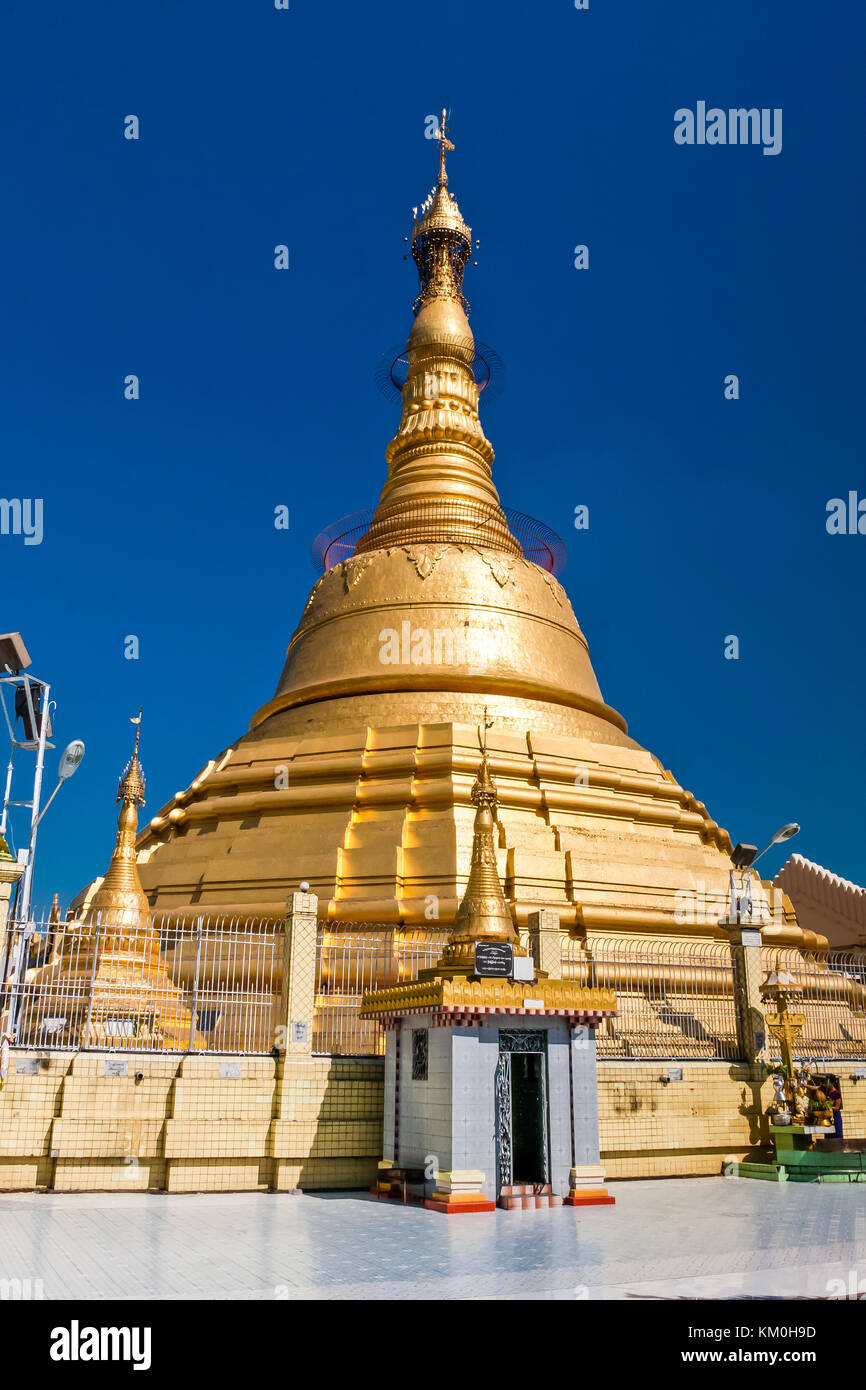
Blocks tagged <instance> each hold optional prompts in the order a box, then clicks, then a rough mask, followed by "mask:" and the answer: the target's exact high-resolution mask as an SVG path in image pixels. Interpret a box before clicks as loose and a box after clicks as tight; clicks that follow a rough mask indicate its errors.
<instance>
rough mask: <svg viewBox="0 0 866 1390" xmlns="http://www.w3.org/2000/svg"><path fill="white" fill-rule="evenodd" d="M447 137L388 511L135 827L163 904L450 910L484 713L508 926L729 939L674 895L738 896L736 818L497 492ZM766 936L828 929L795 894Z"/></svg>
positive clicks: (393, 445) (351, 916)
mask: <svg viewBox="0 0 866 1390" xmlns="http://www.w3.org/2000/svg"><path fill="white" fill-rule="evenodd" d="M453 148H454V146H453V144H452V142H451V140H450V139H449V138H448V136H447V133H446V129H445V121H444V116H443V120H442V124H441V127H440V131H439V168H438V175H437V178H436V183H435V186H434V188H433V189H432V191H431V193H430V195H429V196H428V198H427V199H426V201H425V203H424V204H423V206H421V207H420V208H418V209H416V210H415V216H414V221H413V224H412V230H411V245H412V254H413V257H414V260H415V263H416V265H417V269H418V275H419V281H420V285H419V293H418V296H417V298H416V300H415V303H414V314H415V317H414V323H413V325H412V329H411V332H410V334H409V338H408V343H407V349H406V357H407V360H408V374H407V376H406V380H405V384H404V385H403V387H402V412H401V417H400V422H399V425H398V427H397V432H396V434H395V436H394V438H393V439H392V440H391V442H390V444H389V445H388V447H387V450H386V460H387V465H388V466H387V475H386V478H385V482H384V486H383V487H382V491H381V494H380V497H379V502H378V506H377V507H376V510H375V513H374V515H373V518H372V521H371V523H370V525H369V528H368V529H367V531H366V534H364V535H363V536H362V538H361V539H360V540H359V541H358V542H357V545H356V546H355V548H354V553H352V554H349V555H348V557H347V558H345V559H342V560H340V561H339V563H336V564H333V565H331V566H330V567H329V568H327V569H326V571H325V573H323V574H322V575H321V577H320V578H319V580H318V581H317V583H316V584H315V586H314V587H313V590H312V592H311V593H310V595H309V598H308V599H307V603H306V606H305V608H304V610H303V613H302V615H301V619H300V622H299V624H298V627H297V628H296V630H295V632H294V634H293V635H292V637H291V639H290V641H289V644H288V651H287V655H286V661H285V666H284V668H283V672H282V675H281V676H280V679H279V681H278V682H277V687H276V690H275V692H274V694H273V697H272V698H271V699H270V700H268V701H267V702H266V703H265V704H264V705H262V707H261V708H260V709H259V710H257V711H256V712H255V713H254V714H253V716H252V720H251V722H250V727H249V730H248V731H247V732H246V733H245V734H243V735H242V736H241V737H239V738H236V739H234V740H233V741H232V742H231V744H230V745H229V746H228V747H227V748H225V749H223V750H222V751H221V752H219V753H218V754H217V755H216V756H215V757H214V758H212V759H211V760H209V761H208V762H207V764H206V765H205V767H203V768H202V769H201V770H200V771H199V772H198V774H197V775H196V776H195V777H194V778H193V779H192V781H191V782H190V783H189V784H188V785H187V786H186V787H185V788H184V789H183V790H181V791H179V792H178V793H177V794H176V795H175V796H174V797H173V798H172V800H171V801H170V802H169V803H168V804H167V805H166V806H164V807H163V808H162V809H161V810H160V811H159V813H158V814H157V815H156V816H155V817H154V818H153V819H152V820H151V822H150V824H149V825H148V826H147V827H146V828H145V829H144V830H143V831H142V833H141V834H140V835H139V837H138V842H137V843H138V871H139V875H140V882H141V884H142V885H143V889H144V891H145V892H146V893H147V895H148V897H149V899H150V901H151V903H152V904H153V905H155V906H158V907H159V908H171V909H180V910H182V909H183V908H184V907H185V906H188V905H193V904H194V909H195V911H196V912H197V913H201V912H203V911H204V912H207V911H208V909H212V910H213V911H214V912H216V911H222V912H255V913H257V914H274V915H282V913H283V911H284V905H285V901H286V895H287V893H288V892H289V891H290V890H292V889H294V888H295V886H296V885H297V884H298V882H300V881H301V880H306V881H308V882H309V884H310V886H311V888H312V890H313V891H314V892H315V893H316V894H317V895H318V897H319V901H320V912H321V914H322V915H323V916H325V917H327V918H328V919H329V920H330V921H332V922H334V923H340V922H347V923H348V922H351V923H356V924H364V923H367V924H370V925H371V926H372V925H374V924H398V923H402V924H406V925H416V926H420V927H424V926H426V925H428V924H429V925H430V926H431V927H434V926H435V927H437V928H439V929H441V927H442V926H443V924H444V925H445V926H451V925H452V924H453V923H454V920H455V917H456V914H457V909H458V905H459V903H460V901H461V898H462V897H463V893H464V889H465V886H466V883H467V880H468V877H469V874H470V869H471V868H472V846H473V825H474V815H475V810H476V807H475V805H474V803H473V792H472V789H473V785H475V780H476V771H477V743H476V741H475V730H476V728H477V726H478V725H479V724H480V723H481V720H482V716H483V711H484V710H485V707H489V711H490V715H491V717H492V718H493V719H494V720H495V730H494V732H493V734H492V735H491V738H490V740H489V742H488V746H487V755H486V763H485V768H486V773H485V775H488V776H491V775H492V776H495V778H496V783H497V786H498V794H499V809H498V816H497V820H496V823H495V826H493V825H491V826H490V827H489V830H490V836H489V842H490V845H491V847H492V849H491V852H492V853H493V855H494V856H495V859H496V861H497V868H498V873H499V878H500V879H501V882H502V884H503V886H504V894H505V899H504V901H505V903H506V905H507V915H509V916H510V918H511V921H512V923H513V925H514V927H516V928H517V929H522V928H525V927H526V923H527V919H528V916H529V914H530V913H532V912H534V911H537V910H538V909H540V908H549V909H554V910H556V911H557V912H558V913H559V915H560V922H561V925H562V928H563V930H570V931H571V932H572V933H574V932H576V933H578V934H579V935H582V936H584V937H585V938H587V939H588V940H591V938H592V936H593V935H594V934H599V933H611V932H627V933H631V934H633V935H634V934H639V935H652V936H657V935H658V934H660V933H661V934H670V935H671V936H675V937H679V938H682V937H684V936H687V937H694V936H704V937H707V938H712V937H715V938H716V939H724V933H723V931H721V930H720V928H719V926H718V918H719V915H720V913H718V912H717V913H715V915H713V914H705V917H704V918H702V917H701V914H700V912H696V913H695V914H694V915H693V917H692V919H691V920H689V919H688V917H687V916H686V918H685V919H684V917H683V914H682V912H681V911H679V908H680V907H681V903H682V898H683V895H684V894H685V895H688V894H689V893H693V894H694V895H695V898H696V900H698V901H701V900H703V898H705V897H707V896H708V895H714V896H715V897H716V898H717V899H718V900H719V901H720V902H721V901H724V898H725V896H726V894H727V891H728V879H729V872H730V868H731V863H730V858H729V855H730V850H731V841H730V839H729V837H728V834H727V832H726V831H725V830H723V829H721V828H720V827H719V826H718V825H717V824H716V822H715V821H714V820H713V819H712V818H711V816H710V815H709V813H708V812H707V809H706V807H705V806H704V804H703V803H702V802H701V801H699V800H697V799H696V797H695V796H693V795H692V793H691V792H690V791H687V790H685V789H684V788H683V787H682V786H681V785H680V784H679V783H678V782H677V780H676V778H675V777H674V776H673V775H672V773H670V772H668V771H666V770H665V768H664V767H663V765H662V764H661V763H660V762H659V761H658V760H657V759H656V758H655V757H654V756H653V755H652V754H651V753H650V752H648V751H647V750H646V749H644V748H642V747H641V746H640V745H639V744H638V743H636V742H635V741H634V740H633V739H632V738H630V737H629V735H628V732H627V726H626V722H625V720H624V719H623V717H622V716H621V715H620V714H619V713H617V711H616V710H615V709H613V708H611V706H610V705H608V704H607V703H606V702H605V700H604V698H603V696H602V693H601V690H600V688H599V684H598V681H597V679H596V676H595V673H594V671H593V668H592V663H591V661H590V656H589V650H588V647H587V642H586V639H585V637H584V635H583V632H582V631H581V629H580V626H579V624H578V622H577V619H576V617H575V615H574V612H573V610H572V606H571V603H570V602H569V598H568V595H567V594H566V592H565V590H564V589H563V587H562V586H561V584H560V583H559V582H558V580H557V579H556V578H555V577H554V575H553V574H552V573H551V572H549V571H548V570H547V569H545V568H544V567H542V566H540V565H538V564H536V563H534V562H533V561H532V560H531V559H529V558H527V556H526V554H524V552H523V549H522V547H521V544H520V543H519V542H518V539H517V538H516V537H515V535H514V534H513V533H512V531H511V530H510V528H509V524H508V521H507V519H506V515H505V513H504V511H503V510H502V507H501V505H500V500H499V496H498V493H497V491H496V487H495V484H494V481H493V474H492V464H493V456H494V455H493V448H492V446H491V444H490V442H489V440H488V439H487V437H486V435H485V433H484V430H483V428H482V424H481V420H480V417H479V389H478V385H477V383H476V380H475V375H474V371H473V363H474V361H475V353H476V350H475V343H474V339H473V334H472V330H471V328H470V326H469V320H468V312H469V305H468V303H467V300H466V298H465V296H464V292H463V274H464V269H465V267H466V265H467V262H468V260H469V258H470V254H471V248H472V232H471V228H470V227H469V226H468V225H467V223H466V221H465V220H464V217H463V214H462V212H461V210H460V208H459V206H458V203H457V200H456V198H455V197H454V195H453V193H452V191H451V187H450V184H449V174H448V170H447V167H446V156H447V152H449V151H451V150H453ZM118 872H119V869H118ZM106 885H107V887H108V890H110V891H112V892H113V891H115V890H116V888H117V887H118V886H119V884H115V883H114V882H113V881H112V882H111V883H110V884H109V882H108V876H107V877H106V881H105V883H104V884H103V885H102V886H101V887H100V889H99V890H98V893H102V892H104V891H106ZM702 895H703V898H702ZM755 897H756V901H757V902H758V903H759V904H760V903H762V902H763V901H764V894H763V890H762V889H761V887H760V885H759V884H757V883H756V884H755ZM92 901H93V903H94V904H95V902H96V898H94V899H93V900H92ZM191 910H192V909H191ZM764 935H765V939H766V940H767V941H774V942H778V943H779V944H781V945H786V944H788V945H795V946H812V947H816V946H817V947H820V946H821V944H822V938H819V937H816V936H815V935H814V934H812V933H804V932H802V931H801V930H800V928H799V927H798V925H797V922H796V918H795V916H794V913H793V911H792V910H791V908H790V904H789V903H788V902H787V901H785V904H784V910H783V911H782V912H780V913H777V915H776V919H775V920H774V921H773V922H772V923H771V924H770V925H769V926H767V927H766V928H765V933H764Z"/></svg>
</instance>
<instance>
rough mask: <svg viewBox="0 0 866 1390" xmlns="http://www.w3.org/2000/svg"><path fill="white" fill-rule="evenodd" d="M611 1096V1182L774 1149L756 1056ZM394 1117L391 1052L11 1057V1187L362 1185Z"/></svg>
mask: <svg viewBox="0 0 866 1390" xmlns="http://www.w3.org/2000/svg"><path fill="white" fill-rule="evenodd" d="M21 1062H23V1064H24V1065H23V1067H19V1063H21ZM124 1064H125V1073H126V1074H125V1075H118V1072H122V1071H123V1070H124ZM820 1066H821V1068H822V1069H823V1070H827V1071H832V1072H835V1073H837V1074H838V1075H839V1077H840V1079H841V1083H842V1095H843V1101H844V1111H843V1118H844V1124H845V1132H846V1134H849V1135H860V1136H864V1135H866V1082H864V1083H862V1084H855V1083H853V1082H852V1081H851V1074H852V1072H853V1069H854V1064H853V1063H851V1062H839V1061H837V1062H826V1063H825V1062H822V1063H821V1064H820ZM669 1067H682V1073H683V1079H682V1081H668V1080H667V1074H668V1069H669ZM662 1078H664V1080H663V1079H662ZM598 1096H599V1129H600V1137H601V1162H602V1166H603V1168H604V1172H605V1174H606V1177H607V1179H608V1180H612V1179H616V1178H649V1177H684V1176H692V1175H698V1174H710V1173H712V1174H715V1173H720V1172H721V1171H722V1168H723V1165H724V1163H725V1161H726V1160H727V1159H731V1160H736V1161H738V1162H748V1161H749V1159H750V1158H751V1159H753V1158H756V1157H758V1156H759V1155H760V1153H761V1148H762V1146H763V1145H766V1144H768V1143H769V1132H768V1126H767V1121H766V1118H765V1115H764V1111H765V1110H766V1107H767V1106H768V1105H769V1103H770V1101H771V1100H772V1086H771V1085H770V1083H769V1082H768V1081H765V1080H763V1077H762V1075H761V1072H760V1070H759V1069H750V1068H749V1067H748V1066H746V1065H745V1064H743V1063H739V1062H676V1061H674V1062H667V1061H662V1062H619V1061H616V1062H613V1061H600V1062H599V1064H598ZM382 1114H383V1063H382V1059H380V1058H349V1057H347V1058H339V1057H335V1058H325V1057H323V1058H316V1057H313V1058H296V1057H293V1058H290V1059H287V1060H285V1061H282V1062H279V1063H276V1062H274V1061H273V1060H272V1059H271V1058H270V1057H236V1056H235V1057H233V1056H217V1055H214V1054H199V1055H196V1056H189V1057H180V1056H179V1057H167V1056H158V1055H151V1054H148V1053H132V1052H130V1053H111V1054H108V1053H96V1052H87V1053H83V1052H79V1053H41V1054H40V1053H38V1052H28V1053H25V1054H21V1053H18V1052H14V1051H13V1053H12V1057H11V1059H10V1068H9V1075H8V1078H7V1081H6V1085H5V1087H3V1089H2V1090H0V1190H2V1191H33V1190H34V1189H37V1188H53V1189H54V1190H56V1191H58V1192H60V1191H65V1192H73V1191H76V1192H78V1191H87V1190H91V1191H105V1190H109V1191H120V1192H131V1191H146V1190H151V1191H153V1190H157V1191H167V1192H264V1191H276V1192H288V1191H293V1190H295V1189H301V1190H307V1191H322V1190H329V1189H330V1190H339V1189H352V1188H356V1189H359V1190H363V1189H367V1188H369V1187H370V1186H371V1185H372V1184H373V1183H375V1181H376V1176H377V1165H378V1161H379V1159H380V1158H381V1157H382Z"/></svg>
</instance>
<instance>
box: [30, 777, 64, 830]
mask: <svg viewBox="0 0 866 1390" xmlns="http://www.w3.org/2000/svg"><path fill="white" fill-rule="evenodd" d="M62 786H63V778H61V779H60V781H59V782H58V783H57V786H56V787H55V788H54V791H53V792H52V793H51V795H50V796H49V798H48V800H47V801H46V803H45V805H44V806H43V807H42V810H41V811H40V812H39V815H38V816H37V817H36V820H35V821H34V823H33V829H34V830H35V829H36V827H37V825H38V824H39V822H40V821H41V819H42V817H43V816H44V815H45V812H46V811H47V810H48V807H49V806H50V805H51V803H52V801H53V800H54V798H55V796H56V795H57V793H58V792H59V791H60V788H61V787H62Z"/></svg>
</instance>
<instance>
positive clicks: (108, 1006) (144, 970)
mask: <svg viewBox="0 0 866 1390" xmlns="http://www.w3.org/2000/svg"><path fill="white" fill-rule="evenodd" d="M448 935H449V933H448V930H447V929H446V928H444V927H436V928H434V929H423V928H414V929H407V928H402V927H390V926H387V927H386V926H377V925H375V924H374V925H371V924H370V923H357V924H353V923H339V924H336V923H329V922H320V923H319V924H318V928H317V940H316V963H315V1007H314V1018H313V1051H314V1053H316V1054H317V1055H322V1056H331V1055H333V1056H365V1055H366V1056H370V1055H373V1056H375V1055H379V1054H381V1053H382V1052H383V1051H384V1033H383V1030H382V1028H381V1027H380V1025H379V1024H378V1023H376V1022H374V1021H372V1020H367V1019H361V1018H360V1016H359V1011H360V1007H361V999H362V997H363V995H364V993H365V992H366V991H367V990H371V989H384V988H388V987H389V986H393V985H397V984H400V983H402V982H404V981H409V980H414V979H417V976H418V972H419V971H420V970H423V969H425V968H429V967H430V966H433V965H435V964H436V962H437V961H438V960H439V957H440V956H441V954H442V950H443V947H444V946H445V944H446V942H447V940H448ZM284 949H285V923H284V921H282V920H274V919H263V918H255V917H226V916H219V915H214V914H213V913H212V912H208V913H202V915H200V916H197V915H195V914H194V913H191V912H189V911H187V912H186V913H177V912H175V913H171V912H167V913H159V912H154V913H152V914H149V915H148V916H146V917H141V918H140V917H138V916H137V915H134V914H132V915H131V914H121V915H119V916H118V915H117V914H99V915H97V916H96V918H95V920H94V921H92V922H88V923H81V922H74V921H71V922H51V921H49V920H47V919H45V920H42V921H40V922H31V923H29V924H28V926H27V927H26V928H22V927H20V926H18V927H13V928H11V929H10V932H9V934H8V939H7V950H6V956H5V959H4V960H3V961H2V962H0V966H2V974H0V981H2V985H0V1019H2V1020H4V1023H5V1026H6V1028H7V1029H8V1030H9V1031H11V1032H12V1034H13V1046H16V1047H27V1048H35V1047H38V1048H47V1049H68V1048H91V1049H104V1050H107V1051H118V1050H122V1049H139V1050H144V1051H151V1052H207V1051H213V1052H235V1053H251V1054H266V1053H269V1052H272V1051H273V1050H274V1048H275V1046H277V1045H278V1044H279V1041H280V1034H279V1031H278V1030H279V1025H280V991H281V985H282V968H283V951H284ZM777 961H778V962H779V964H780V965H781V966H782V967H783V968H784V969H786V970H788V971H790V972H791V974H792V975H793V976H794V979H795V982H796V987H797V993H796V994H795V996H794V997H793V998H792V999H791V1007H792V1009H793V1010H794V1011H796V1012H800V1013H802V1014H803V1015H804V1017H805V1020H806V1021H805V1027H804V1029H803V1032H802V1034H801V1037H800V1039H799V1041H798V1043H797V1044H796V1049H795V1050H796V1052H797V1055H798V1056H799V1057H802V1059H803V1060H804V1061H808V1060H810V1059H816V1060H817V1059H830V1058H836V1059H843V1058H851V1059H854V1058H858V1059H866V951H847V952H840V951H836V952H830V953H828V954H827V955H825V956H818V955H814V954H809V953H804V952H800V951H796V950H793V949H788V950H782V951H779V950H776V949H775V948H765V950H764V968H765V970H768V969H770V968H771V967H774V966H775V965H776V962H777ZM562 967H563V976H564V978H565V979H571V980H575V981H577V982H579V983H580V984H583V985H589V986H600V987H606V988H609V989H612V990H613V991H614V992H615V994H616V997H617V1014H616V1016H615V1017H614V1018H610V1019H605V1020H604V1022H603V1023H602V1024H601V1026H600V1027H599V1029H598V1032H597V1043H598V1052H599V1056H600V1057H605V1058H618V1059H629V1058H632V1059H646V1060H649V1059H655V1058H658V1059H659V1060H664V1059H673V1060H678V1059H686V1060H687V1059H691V1060H701V1059H702V1060H714V1059H716V1060H735V1059H736V1058H737V1057H738V1056H739V1048H738V1044H737V1033H736V1019H735V1010H734V994H733V990H734V982H733V972H732V967H731V956H730V949H729V947H728V945H727V943H725V942H707V941H697V942H682V941H680V942H677V941H670V940H669V939H659V940H658V941H656V942H647V941H645V940H644V941H640V940H632V939H631V938H629V937H627V936H607V937H595V938H592V937H591V938H590V939H589V941H588V943H584V942H583V941H581V940H576V939H574V938H571V937H564V938H563V947H562ZM768 1046H769V1048H770V1050H771V1054H772V1055H776V1053H777V1050H778V1047H777V1044H775V1042H774V1040H773V1039H772V1038H771V1037H769V1038H768Z"/></svg>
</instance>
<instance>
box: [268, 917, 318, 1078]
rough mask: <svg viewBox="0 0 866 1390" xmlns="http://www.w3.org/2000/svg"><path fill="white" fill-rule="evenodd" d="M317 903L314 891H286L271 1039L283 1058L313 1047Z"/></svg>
mask: <svg viewBox="0 0 866 1390" xmlns="http://www.w3.org/2000/svg"><path fill="white" fill-rule="evenodd" d="M318 906H319V900H318V898H317V897H316V894H315V893H290V894H289V897H288V899H287V900H286V935H285V943H284V946H283V986H282V991H281V994H280V1015H279V1031H278V1035H277V1038H276V1040H275V1041H276V1046H277V1047H278V1048H279V1050H280V1052H284V1053H285V1055H286V1056H287V1057H309V1056H310V1054H311V1052H312V1050H313V1011H314V1003H315V997H316V931H317V917H316V914H317V911H318Z"/></svg>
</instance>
